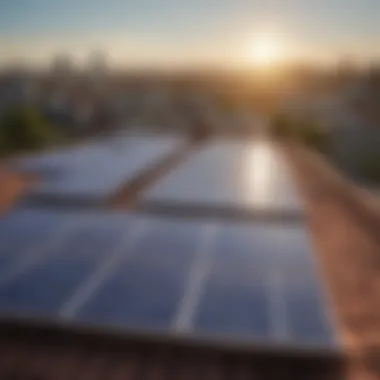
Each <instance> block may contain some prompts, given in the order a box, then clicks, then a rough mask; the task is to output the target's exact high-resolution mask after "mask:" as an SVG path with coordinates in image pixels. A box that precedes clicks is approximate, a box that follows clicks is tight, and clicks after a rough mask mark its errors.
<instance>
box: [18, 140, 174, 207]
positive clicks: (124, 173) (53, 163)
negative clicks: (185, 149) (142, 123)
mask: <svg viewBox="0 0 380 380" xmlns="http://www.w3.org/2000/svg"><path fill="white" fill-rule="evenodd" d="M178 148H179V140H178V139H176V138H159V137H145V136H144V137H143V136H131V135H126V136H120V135H119V136H114V137H112V138H109V139H107V140H105V139H103V140H102V141H99V142H98V143H95V142H94V143H91V144H86V145H83V146H80V147H75V148H70V149H65V150H61V151H58V152H53V153H48V154H45V155H42V156H36V157H31V158H27V159H23V160H22V161H21V162H19V163H18V167H19V168H20V169H22V170H24V171H29V172H36V173H40V174H41V175H42V177H43V179H42V181H39V182H37V183H36V185H35V187H34V188H33V189H32V192H31V197H33V196H35V197H58V198H60V197H64V198H73V199H86V200H87V201H88V200H93V201H101V200H104V199H105V198H108V197H109V196H110V195H112V194H113V193H114V192H115V191H116V190H117V188H118V187H119V186H120V185H121V184H123V183H125V182H127V181H130V180H131V179H133V178H134V177H135V176H137V175H138V174H139V173H141V172H142V171H143V170H146V169H148V168H149V167H152V166H153V165H155V164H156V163H157V162H158V161H159V160H161V159H163V158H164V157H166V156H167V155H169V154H170V153H173V152H174V151H175V150H176V149H178Z"/></svg>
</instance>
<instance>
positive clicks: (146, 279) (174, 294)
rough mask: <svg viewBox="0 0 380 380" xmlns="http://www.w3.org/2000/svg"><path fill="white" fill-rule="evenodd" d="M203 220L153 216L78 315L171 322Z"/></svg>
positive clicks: (149, 323) (158, 324) (141, 324)
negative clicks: (162, 219)
mask: <svg viewBox="0 0 380 380" xmlns="http://www.w3.org/2000/svg"><path fill="white" fill-rule="evenodd" d="M201 231H202V228H201V225H200V224H199V223H191V222H186V223H184V222H182V223H181V222H178V221H176V220H174V221H170V222H168V221H161V222H157V221H156V222H154V221H151V222H150V225H149V227H148V230H147V232H146V233H145V234H144V236H143V238H142V239H141V240H140V241H139V243H138V244H137V245H136V246H135V248H134V249H133V250H131V251H130V252H128V254H126V255H125V257H123V258H122V259H121V260H120V262H119V263H118V266H117V269H116V270H115V271H114V272H113V273H112V276H111V277H110V278H109V279H108V280H107V281H105V283H104V284H103V285H102V287H101V289H100V290H99V292H98V294H96V296H95V297H94V298H93V299H92V300H90V301H89V302H88V303H87V304H86V305H85V306H84V308H83V310H81V312H80V314H79V318H84V319H86V320H91V321H98V322H99V321H101V322H105V323H108V324H110V323H111V324H113V323H117V324H124V325H129V326H138V327H144V326H145V327H150V328H152V327H156V328H157V327H167V328H168V327H170V324H171V322H172V320H173V318H174V315H175V312H176V309H177V305H178V303H179V300H180V298H181V295H182V293H183V291H184V286H185V283H186V277H187V275H188V272H189V268H190V266H191V264H192V261H193V260H194V254H195V251H196V246H197V242H198V240H199V235H200V233H201Z"/></svg>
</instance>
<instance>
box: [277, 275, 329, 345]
mask: <svg viewBox="0 0 380 380" xmlns="http://www.w3.org/2000/svg"><path fill="white" fill-rule="evenodd" d="M289 282H291V281H289ZM284 299H285V302H286V319H287V321H288V325H289V330H290V334H289V336H290V338H291V339H292V340H293V341H294V342H303V343H313V344H334V340H335V339H334V335H333V331H332V329H331V326H330V328H329V321H328V318H327V315H326V305H323V304H322V302H321V297H320V294H319V289H318V288H317V286H316V284H315V283H313V282H310V281H303V282H302V283H300V282H294V281H292V285H289V283H288V284H284Z"/></svg>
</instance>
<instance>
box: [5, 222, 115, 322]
mask: <svg viewBox="0 0 380 380" xmlns="http://www.w3.org/2000/svg"><path fill="white" fill-rule="evenodd" d="M120 238H121V234H120V230H119V229H109V230H107V229H104V228H102V229H100V228H88V229H86V228H85V227H84V228H79V229H77V231H76V232H75V233H73V234H72V235H71V236H69V238H68V239H67V240H66V241H65V242H64V243H63V244H62V245H61V246H59V247H57V248H56V249H54V250H53V251H51V252H49V255H48V256H47V257H46V258H45V259H44V260H43V261H42V262H39V263H38V264H36V265H35V266H32V267H31V268H30V269H29V271H27V272H26V273H25V274H23V275H22V276H21V277H19V278H17V279H15V280H14V281H12V282H11V283H10V284H8V286H6V287H3V288H1V289H0V309H1V310H3V311H6V312H16V313H17V312H19V313H27V314H38V315H51V314H56V313H57V312H58V310H59V308H60V307H61V305H62V304H63V303H64V302H65V301H66V300H67V299H68V297H70V296H71V295H72V294H73V293H74V292H75V290H76V289H77V287H78V286H79V285H80V284H81V283H82V282H83V281H84V280H85V279H86V277H87V276H88V275H89V274H90V273H91V272H92V271H93V270H94V269H95V268H96V266H97V265H98V264H99V263H100V261H101V260H102V259H104V258H105V257H107V255H109V254H110V253H111V251H112V249H114V248H115V246H116V244H118V243H119V241H120Z"/></svg>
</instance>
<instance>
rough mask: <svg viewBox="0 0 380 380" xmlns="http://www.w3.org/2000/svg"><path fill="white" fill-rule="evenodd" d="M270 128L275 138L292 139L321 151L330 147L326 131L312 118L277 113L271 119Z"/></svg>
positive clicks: (326, 150)
mask: <svg viewBox="0 0 380 380" xmlns="http://www.w3.org/2000/svg"><path fill="white" fill-rule="evenodd" d="M270 130H271V133H272V135H273V136H274V137H276V138H279V139H292V140H295V141H298V142H301V143H303V144H305V145H307V146H309V147H311V148H314V149H316V150H319V151H321V152H323V153H328V152H329V150H330V148H331V139H330V136H329V133H328V131H327V130H326V129H325V128H324V127H323V125H321V124H320V123H318V122H317V121H314V120H312V119H307V118H301V117H295V116H292V115H287V114H278V115H276V116H275V117H274V118H273V119H272V121H271V125H270Z"/></svg>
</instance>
